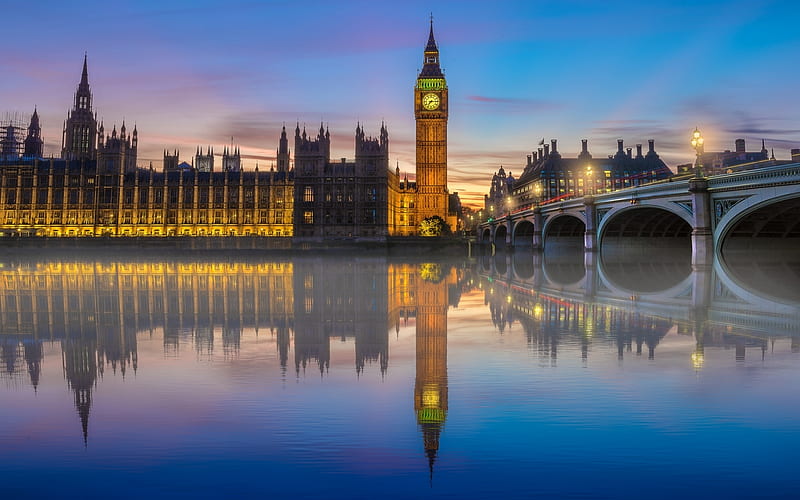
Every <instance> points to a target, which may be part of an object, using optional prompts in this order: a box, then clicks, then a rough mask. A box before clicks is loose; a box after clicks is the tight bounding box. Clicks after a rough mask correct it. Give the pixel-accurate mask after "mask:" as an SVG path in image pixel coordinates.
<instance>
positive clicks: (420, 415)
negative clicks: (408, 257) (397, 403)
mask: <svg viewBox="0 0 800 500" xmlns="http://www.w3.org/2000/svg"><path fill="white" fill-rule="evenodd" d="M426 265H427V266H436V267H438V265H436V264H423V266H426ZM421 271H422V272H421V273H420V274H421V276H422V279H419V280H418V283H419V285H418V287H417V376H416V380H415V381H414V410H415V411H416V412H417V423H418V424H419V425H420V427H421V428H422V437H423V441H424V444H425V454H426V455H427V456H428V464H429V466H430V470H431V474H433V463H434V461H435V460H436V452H437V451H438V450H439V434H440V433H441V431H442V426H443V425H444V421H445V418H446V417H447V281H446V280H443V279H441V278H444V276H441V274H440V273H441V270H439V273H427V274H426V272H425V271H426V270H425V269H421ZM426 277H428V278H429V279H430V278H433V279H434V281H429V280H428V279H426ZM435 278H439V279H435Z"/></svg>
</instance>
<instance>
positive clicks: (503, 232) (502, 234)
mask: <svg viewBox="0 0 800 500" xmlns="http://www.w3.org/2000/svg"><path fill="white" fill-rule="evenodd" d="M507 236H508V228H507V227H506V225H505V224H498V225H497V227H495V229H494V244H495V245H497V246H498V247H499V248H505V246H506V238H507Z"/></svg>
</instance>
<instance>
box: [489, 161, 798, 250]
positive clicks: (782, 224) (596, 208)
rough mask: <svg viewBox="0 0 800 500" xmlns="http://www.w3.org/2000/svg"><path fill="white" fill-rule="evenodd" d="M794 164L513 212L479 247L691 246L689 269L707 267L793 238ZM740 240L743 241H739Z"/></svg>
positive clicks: (795, 208)
mask: <svg viewBox="0 0 800 500" xmlns="http://www.w3.org/2000/svg"><path fill="white" fill-rule="evenodd" d="M799 221H800V164H797V163H794V164H790V165H783V166H777V167H770V168H764V169H759V170H751V171H744V172H737V173H733V174H725V175H718V176H714V177H710V178H693V179H682V180H674V181H664V182H658V183H653V184H649V185H644V186H637V187H634V188H628V189H623V190H619V191H614V192H610V193H603V194H597V195H594V196H591V195H589V196H585V197H583V198H574V199H571V200H567V201H560V202H556V203H549V204H545V205H541V206H538V207H537V206H533V207H527V208H525V209H522V210H518V211H512V212H511V213H509V214H506V215H504V216H501V217H498V218H496V219H494V220H492V221H491V222H485V223H483V224H482V225H481V226H480V227H481V229H480V238H481V242H482V243H484V244H494V245H496V246H497V247H501V248H504V247H518V248H533V249H542V248H548V247H550V246H551V245H555V244H557V243H558V242H560V241H566V240H570V239H572V240H573V242H574V241H575V240H578V241H580V240H583V241H582V242H583V247H584V248H585V249H586V250H592V251H593V250H597V249H600V248H601V247H605V246H606V245H607V244H614V243H616V244H622V245H623V246H624V245H625V244H627V243H629V242H630V241H631V240H632V239H636V238H647V241H648V242H649V243H650V244H651V245H653V246H663V245H666V244H668V245H670V246H673V247H674V246H686V247H687V248H688V246H689V245H691V248H692V263H693V264H697V265H710V262H711V259H712V258H713V255H714V252H715V251H720V250H721V249H722V248H723V246H728V245H730V244H732V243H733V242H734V241H736V242H737V243H739V244H741V243H742V242H745V241H746V242H747V243H748V244H749V243H750V242H751V241H752V238H751V237H753V236H759V237H762V238H769V239H771V240H772V239H775V238H781V239H785V238H789V237H794V238H796V237H798V236H800V222H799ZM745 237H747V240H745Z"/></svg>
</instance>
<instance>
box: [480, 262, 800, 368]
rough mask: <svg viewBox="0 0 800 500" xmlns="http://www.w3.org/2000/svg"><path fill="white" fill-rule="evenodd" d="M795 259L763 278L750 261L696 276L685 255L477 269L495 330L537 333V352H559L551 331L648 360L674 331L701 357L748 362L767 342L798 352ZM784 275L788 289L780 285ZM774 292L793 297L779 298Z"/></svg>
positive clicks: (799, 328) (772, 264) (510, 264)
mask: <svg viewBox="0 0 800 500" xmlns="http://www.w3.org/2000/svg"><path fill="white" fill-rule="evenodd" d="M792 259H793V260H791V261H789V262H783V263H781V262H780V261H776V262H772V261H771V262H770V263H769V266H766V267H767V268H768V269H769V270H770V271H765V272H761V273H760V274H759V273H758V272H757V269H758V268H759V264H760V263H759V262H754V261H753V259H752V258H748V259H742V261H745V262H746V266H745V267H743V265H742V262H739V261H737V260H736V259H729V262H727V263H726V261H724V260H721V259H720V260H717V261H715V263H714V266H713V267H710V268H709V267H695V268H693V267H692V266H691V265H690V259H689V256H688V255H686V254H684V255H682V256H681V255H677V256H676V255H674V254H673V255H672V256H671V254H670V253H667V252H656V251H652V252H651V253H650V254H649V255H648V256H646V258H639V259H635V258H633V257H632V256H631V255H630V253H628V254H621V255H613V256H609V257H603V256H598V255H597V253H594V252H587V253H583V252H580V251H578V252H572V253H569V252H567V253H560V254H551V253H541V252H533V253H532V252H516V253H513V254H503V253H498V254H497V255H494V256H488V255H487V256H484V257H482V258H481V259H480V260H479V263H478V266H479V272H480V274H481V275H482V276H484V278H485V280H484V283H483V285H482V286H483V287H485V289H486V294H487V299H488V301H489V303H490V304H491V305H492V307H491V308H492V318H493V320H494V322H495V324H496V325H497V326H498V328H501V329H502V328H503V327H504V325H505V324H508V323H510V322H511V321H514V320H519V321H521V322H522V323H523V326H525V325H526V322H527V323H529V324H528V325H527V326H528V327H526V331H527V330H531V331H536V332H539V334H537V335H534V336H535V337H536V338H537V339H538V340H537V342H539V343H541V342H542V338H546V339H547V340H546V341H545V342H544V343H545V344H547V345H548V346H551V344H553V339H552V338H551V337H548V336H547V335H544V333H543V332H546V330H547V325H550V327H552V329H553V331H565V330H570V329H572V330H575V332H574V333H576V334H581V335H583V334H586V332H587V331H588V330H591V331H592V332H591V333H592V335H594V336H597V335H601V334H603V333H605V334H607V335H608V336H609V337H614V338H615V339H616V341H617V342H620V343H622V344H628V345H630V342H631V340H630V338H628V340H625V336H626V335H627V336H628V337H636V336H637V335H638V336H639V337H641V338H640V339H639V347H640V348H641V342H645V343H647V345H648V346H649V347H650V348H651V351H650V355H651V356H652V355H654V349H655V345H656V344H657V343H658V340H659V339H660V338H661V337H663V335H665V334H666V332H667V331H668V330H669V329H670V328H677V329H678V331H679V332H680V333H685V334H691V335H694V337H695V339H696V341H697V345H698V350H699V352H702V348H703V346H709V345H714V344H724V345H734V346H735V347H736V349H737V356H740V355H741V356H743V355H744V354H743V353H744V351H743V349H744V347H745V346H747V345H754V344H755V345H759V346H761V348H765V346H766V344H767V341H768V339H770V338H774V337H781V336H790V337H792V347H793V349H794V348H796V349H800V337H799V336H798V335H799V334H800V301H798V296H797V292H796V290H797V289H798V280H800V276H798V275H797V271H796V268H797V263H798V261H800V256H794V257H793V258H792ZM762 264H763V263H762ZM776 269H777V270H776ZM773 271H774V272H773ZM781 274H782V275H783V277H784V280H783V282H781V281H780V280H777V279H776V275H781ZM764 283H769V284H770V285H771V286H770V287H767V286H765V285H764ZM776 290H777V291H780V290H795V292H794V294H793V295H790V296H776V295H775V293H776ZM551 323H552V324H551ZM626 325H627V326H626ZM642 325H646V328H645V327H643V326H642ZM543 335H544V336H543ZM648 335H649V336H648ZM551 348H552V349H554V346H551ZM620 355H622V351H620Z"/></svg>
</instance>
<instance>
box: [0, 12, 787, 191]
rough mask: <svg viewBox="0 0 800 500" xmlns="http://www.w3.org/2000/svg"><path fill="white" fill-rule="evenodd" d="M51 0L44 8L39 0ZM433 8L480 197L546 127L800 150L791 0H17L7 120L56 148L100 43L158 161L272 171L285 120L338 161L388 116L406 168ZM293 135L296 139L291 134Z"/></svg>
mask: <svg viewBox="0 0 800 500" xmlns="http://www.w3.org/2000/svg"><path fill="white" fill-rule="evenodd" d="M34 5H35V7H34ZM431 11H433V15H434V23H435V30H436V37H437V41H438V42H439V47H440V50H441V60H442V65H443V67H444V69H445V72H446V75H447V79H448V84H449V88H450V113H451V114H450V123H449V125H450V127H449V158H448V160H449V182H450V189H451V191H458V192H460V193H461V194H462V199H464V200H465V201H468V202H470V201H472V202H473V203H475V202H477V201H479V200H480V199H481V197H482V195H483V193H484V192H485V191H486V190H487V186H488V182H489V179H490V177H491V175H492V173H493V172H494V171H495V170H497V168H498V167H499V166H500V165H503V166H504V167H505V168H506V170H511V171H512V172H519V171H521V167H522V166H523V165H524V163H525V155H526V154H528V153H529V152H530V151H532V150H535V149H536V147H537V143H538V142H539V141H540V140H541V139H542V138H544V139H547V140H549V139H558V140H559V149H560V150H561V152H562V153H563V154H566V155H570V154H574V153H576V152H577V151H578V150H579V148H580V139H582V138H587V139H589V149H590V151H591V152H592V153H593V154H594V155H596V156H600V155H606V154H610V153H613V152H614V150H615V149H616V140H617V139H618V138H621V139H624V140H625V142H626V146H633V145H634V144H636V143H645V144H646V141H647V139H649V138H653V139H655V140H656V149H657V151H658V152H659V153H660V154H661V155H662V157H663V158H664V159H665V160H666V161H667V163H668V164H669V165H670V166H671V167H673V168H674V167H675V166H676V165H678V164H680V163H686V162H689V161H691V160H692V156H693V154H692V150H691V148H690V147H689V146H688V136H689V134H690V132H691V131H692V130H693V129H694V127H695V126H698V127H700V129H701V130H702V131H703V133H704V136H705V137H706V139H707V150H721V149H729V148H732V147H733V141H734V139H736V138H738V137H742V138H745V139H746V140H747V141H748V146H749V147H748V149H758V146H759V144H757V143H758V142H760V140H761V139H762V138H763V139H766V141H767V146H768V147H774V149H775V154H776V156H777V157H778V158H788V157H789V149H790V148H793V147H800V116H799V113H798V111H800V109H798V108H800V106H799V105H798V99H797V91H796V89H797V81H798V76H800V75H799V74H798V73H800V66H798V65H797V64H796V62H795V61H796V59H797V57H798V54H800V35H798V25H799V24H800V6H798V4H797V3H796V2H791V1H773V2H769V1H759V2H755V1H744V2H736V1H728V2H722V1H717V2H713V1H712V2H684V1H671V2H662V1H654V2H646V3H645V2H630V1H620V2H591V1H520V2H494V3H489V2H470V1H458V2H450V1H440V2H435V3H432V2H420V1H407V2H403V3H402V4H400V3H394V2H391V3H390V2H362V1H337V2H320V1H315V0H312V1H304V2H290V1H272V2H270V1H266V2H265V1H261V2H256V1H251V2H236V1H234V2H227V3H224V4H223V3H221V2H212V1H194V2H163V1H162V2H153V1H139V2H122V3H111V2H94V1H84V2H80V3H78V4H77V5H70V4H67V3H64V2H50V1H40V2H37V3H36V4H25V3H23V2H16V3H10V2H9V3H6V5H5V6H4V10H3V25H4V29H5V30H6V32H5V33H4V39H5V40H7V42H6V55H5V56H4V57H3V58H1V59H0V70H2V74H3V78H2V79H0V95H2V101H0V117H2V116H4V114H5V113H6V112H19V113H30V112H31V111H32V109H33V107H34V106H38V109H39V113H40V115H41V116H42V121H43V128H44V130H43V135H44V140H45V145H46V151H47V152H48V153H53V154H58V151H59V150H60V146H61V127H62V123H63V120H64V119H65V118H66V113H67V111H68V109H69V106H70V104H71V99H72V94H73V92H74V90H75V87H76V85H77V83H78V80H79V78H80V68H81V63H82V59H83V54H84V52H88V56H89V79H90V83H91V85H92V90H93V92H94V107H95V109H96V110H97V112H98V117H100V118H102V119H103V120H104V121H105V125H106V128H107V129H109V128H111V126H113V125H114V124H115V123H116V124H117V126H119V125H120V124H121V122H122V120H123V119H125V120H126V123H127V124H128V126H129V127H130V124H131V123H132V122H135V123H136V124H137V126H138V128H139V134H140V152H139V157H140V163H141V164H144V165H146V164H147V163H149V162H150V161H151V160H152V161H153V162H154V164H155V165H156V166H159V165H160V160H161V152H162V150H163V149H164V148H169V149H175V148H178V149H180V150H181V159H182V160H188V159H189V157H190V156H191V155H192V154H193V153H194V150H195V148H196V147H197V146H198V145H204V146H205V145H214V146H215V149H216V150H217V151H219V152H221V150H222V146H223V145H225V144H229V143H230V141H231V136H233V138H234V142H235V143H236V144H237V145H239V147H240V148H241V151H242V154H243V155H245V156H246V157H247V158H246V160H245V166H246V168H252V167H254V166H255V164H256V162H258V164H259V165H260V166H263V165H270V164H271V163H272V161H273V157H274V150H275V148H276V147H277V140H278V134H279V131H280V127H281V125H282V124H283V123H286V124H287V125H289V126H291V127H292V128H293V126H294V124H295V122H297V121H299V122H300V124H301V126H302V125H303V124H307V125H308V126H309V128H311V129H314V130H316V129H317V128H318V127H319V123H320V121H323V122H325V123H326V124H327V125H328V126H329V128H330V131H331V135H332V138H333V141H334V143H333V151H332V156H333V157H334V158H337V157H345V156H346V157H352V156H353V132H354V129H355V126H356V123H357V122H358V121H360V122H361V123H362V124H365V126H366V130H367V133H368V134H370V133H371V134H377V133H378V130H379V128H380V123H381V121H382V120H385V121H386V123H387V126H388V128H389V133H390V140H391V160H392V163H394V162H399V165H400V168H401V170H403V171H406V172H409V173H410V174H413V172H414V144H413V142H414V119H413V107H412V96H413V85H414V79H415V77H416V73H417V70H418V69H419V67H420V66H421V61H422V49H423V48H424V45H425V42H426V40H427V32H428V16H429V15H430V12H431ZM290 145H291V143H290Z"/></svg>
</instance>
